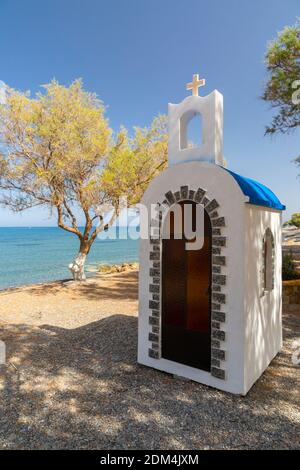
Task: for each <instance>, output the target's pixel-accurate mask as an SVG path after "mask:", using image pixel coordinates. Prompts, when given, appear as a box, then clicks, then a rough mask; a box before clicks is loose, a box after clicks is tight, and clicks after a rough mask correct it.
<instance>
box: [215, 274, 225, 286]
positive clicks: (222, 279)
mask: <svg viewBox="0 0 300 470" xmlns="http://www.w3.org/2000/svg"><path fill="white" fill-rule="evenodd" d="M212 281H213V282H214V283H215V284H220V285H221V286H225V284H226V276H225V275H224V274H213V276H212Z"/></svg>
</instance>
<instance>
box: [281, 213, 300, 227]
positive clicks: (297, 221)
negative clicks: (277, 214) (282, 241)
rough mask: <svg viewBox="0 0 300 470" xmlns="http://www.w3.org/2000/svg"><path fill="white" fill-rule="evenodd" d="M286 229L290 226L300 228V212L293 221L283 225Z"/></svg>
mask: <svg viewBox="0 0 300 470" xmlns="http://www.w3.org/2000/svg"><path fill="white" fill-rule="evenodd" d="M283 225H284V226H285V227H286V226H288V225H295V227H298V228H299V227H300V212H296V213H295V214H293V215H292V217H291V219H290V220H288V221H287V222H285V223H284V224H283Z"/></svg>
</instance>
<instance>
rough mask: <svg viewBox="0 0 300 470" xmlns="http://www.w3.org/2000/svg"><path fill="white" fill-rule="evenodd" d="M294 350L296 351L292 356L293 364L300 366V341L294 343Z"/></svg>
mask: <svg viewBox="0 0 300 470" xmlns="http://www.w3.org/2000/svg"><path fill="white" fill-rule="evenodd" d="M292 349H295V351H294V352H293V354H292V363H293V364H294V366H298V365H299V364H300V339H296V340H295V341H293V344H292Z"/></svg>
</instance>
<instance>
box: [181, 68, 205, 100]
mask: <svg viewBox="0 0 300 470" xmlns="http://www.w3.org/2000/svg"><path fill="white" fill-rule="evenodd" d="M204 85H205V79H204V78H202V79H201V80H199V75H198V74H197V73H195V74H194V75H193V81H192V82H190V83H187V84H186V89H187V90H192V94H193V96H198V88H199V87H201V86H204Z"/></svg>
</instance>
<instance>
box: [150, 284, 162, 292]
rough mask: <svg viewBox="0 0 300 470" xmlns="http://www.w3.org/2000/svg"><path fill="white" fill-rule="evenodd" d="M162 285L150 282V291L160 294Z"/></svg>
mask: <svg viewBox="0 0 300 470" xmlns="http://www.w3.org/2000/svg"><path fill="white" fill-rule="evenodd" d="M159 290H160V286H159V285H157V284H150V285H149V291H150V292H155V293H156V294H159Z"/></svg>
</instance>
